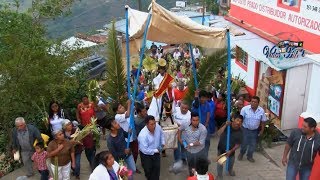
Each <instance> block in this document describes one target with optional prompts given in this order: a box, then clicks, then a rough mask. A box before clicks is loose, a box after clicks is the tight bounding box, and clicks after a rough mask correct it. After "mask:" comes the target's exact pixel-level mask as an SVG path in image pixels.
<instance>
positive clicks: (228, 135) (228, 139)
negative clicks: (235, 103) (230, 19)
mask: <svg viewBox="0 0 320 180" xmlns="http://www.w3.org/2000/svg"><path fill="white" fill-rule="evenodd" d="M227 51H228V79H227V107H228V109H227V113H228V119H227V121H229V122H230V120H231V47H230V31H229V29H227ZM229 149H230V126H228V127H227V144H226V151H229ZM229 163H230V159H229V157H228V159H227V163H226V172H228V171H229Z"/></svg>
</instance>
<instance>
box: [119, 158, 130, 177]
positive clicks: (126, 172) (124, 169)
mask: <svg viewBox="0 0 320 180" xmlns="http://www.w3.org/2000/svg"><path fill="white" fill-rule="evenodd" d="M119 166H120V168H119V171H118V175H119V180H128V179H129V178H130V177H131V176H132V171H131V170H129V169H128V168H127V167H126V166H125V165H124V160H120V161H119Z"/></svg>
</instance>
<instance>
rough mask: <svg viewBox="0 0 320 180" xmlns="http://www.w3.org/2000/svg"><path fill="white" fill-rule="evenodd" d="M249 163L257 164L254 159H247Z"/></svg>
mask: <svg viewBox="0 0 320 180" xmlns="http://www.w3.org/2000/svg"><path fill="white" fill-rule="evenodd" d="M247 159H248V161H249V162H251V163H254V162H256V161H255V160H254V159H253V158H247Z"/></svg>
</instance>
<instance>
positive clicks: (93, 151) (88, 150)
mask: <svg viewBox="0 0 320 180" xmlns="http://www.w3.org/2000/svg"><path fill="white" fill-rule="evenodd" d="M84 152H85V154H86V157H87V159H88V161H89V164H90V167H91V170H92V171H93V160H94V157H95V155H96V148H95V147H92V148H85V149H84Z"/></svg>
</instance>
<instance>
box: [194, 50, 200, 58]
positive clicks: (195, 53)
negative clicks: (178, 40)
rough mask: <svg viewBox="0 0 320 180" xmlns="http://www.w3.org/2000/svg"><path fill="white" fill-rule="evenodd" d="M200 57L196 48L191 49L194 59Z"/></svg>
mask: <svg viewBox="0 0 320 180" xmlns="http://www.w3.org/2000/svg"><path fill="white" fill-rule="evenodd" d="M196 49H197V50H198V52H196ZM200 56H201V53H200V51H199V49H198V48H194V49H193V57H194V58H195V59H197V58H200Z"/></svg>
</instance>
